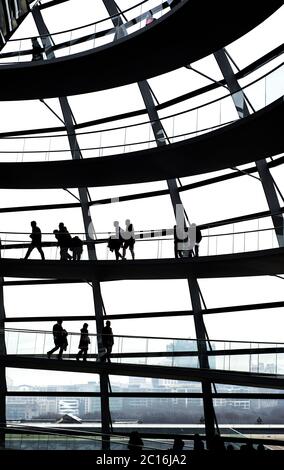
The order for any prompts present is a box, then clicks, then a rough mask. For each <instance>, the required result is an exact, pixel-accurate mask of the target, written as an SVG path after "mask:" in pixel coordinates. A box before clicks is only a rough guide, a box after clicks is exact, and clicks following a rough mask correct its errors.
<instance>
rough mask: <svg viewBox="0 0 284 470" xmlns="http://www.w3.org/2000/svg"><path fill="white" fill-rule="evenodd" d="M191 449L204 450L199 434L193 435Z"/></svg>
mask: <svg viewBox="0 0 284 470" xmlns="http://www.w3.org/2000/svg"><path fill="white" fill-rule="evenodd" d="M193 449H194V450H197V451H202V450H204V442H203V440H202V439H201V437H200V436H199V434H194V436H193Z"/></svg>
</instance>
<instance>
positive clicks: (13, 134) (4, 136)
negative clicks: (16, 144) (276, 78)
mask: <svg viewBox="0 0 284 470" xmlns="http://www.w3.org/2000/svg"><path fill="white" fill-rule="evenodd" d="M274 51H275V52H276V51H277V54H276V56H274V55H273V52H274ZM283 52H284V45H283V47H282V48H279V47H276V48H275V49H273V50H272V51H270V52H269V53H268V54H266V55H265V56H263V57H261V58H260V59H258V60H256V61H255V62H253V63H252V64H250V65H248V66H247V67H245V68H244V69H242V70H240V71H239V72H238V73H237V75H240V74H242V72H244V73H245V76H248V75H249V74H250V73H254V72H255V70H258V69H259V68H260V67H262V66H264V65H267V63H269V62H272V61H273V60H275V58H277V57H279V56H280V55H282V54H283ZM267 55H269V60H268V61H267V60H264V62H263V63H262V62H261V63H259V62H260V61H261V60H262V59H265V58H266V56H267ZM270 56H271V58H270ZM254 64H255V65H256V69H255V68H254V67H253V68H252V70H251V69H249V72H248V73H246V70H247V69H248V68H250V67H252V66H253V65H254ZM241 77H242V75H240V78H241ZM218 85H219V86H222V80H221V81H220V82H218V83H217V82H215V83H212V84H210V85H209V86H210V88H211V87H213V88H214V89H215V88H218ZM207 88H208V85H207V86H205V87H202V88H200V89H198V90H194V91H193V92H189V93H187V94H185V95H181V96H180V97H177V98H174V99H171V100H168V101H165V102H163V103H161V104H159V105H158V106H157V110H159V109H165V108H167V107H170V106H172V105H174V104H177V103H180V102H183V101H187V100H188V99H190V98H191V95H192V94H193V97H196V96H199V95H202V94H203V93H207V92H208V91H209V90H207ZM210 91H211V89H210ZM197 92H198V93H197ZM196 93H197V94H196ZM188 95H190V96H188ZM180 98H183V99H180ZM176 100H178V101H177V103H176ZM173 101H174V103H173ZM146 113H147V111H146V109H140V110H136V111H132V112H130V113H129V112H128V113H125V114H120V115H115V116H108V117H106V118H101V119H97V120H95V121H86V122H83V123H79V124H76V125H75V126H74V128H75V129H82V128H84V127H90V126H95V125H98V124H103V123H106V122H110V121H112V120H122V119H127V118H129V117H136V116H137V115H141V114H146ZM151 122H152V121H151ZM61 131H65V127H64V126H58V127H56V128H54V127H52V128H42V129H27V130H26V131H22V130H21V131H8V132H2V133H0V139H10V138H12V139H22V138H23V137H24V136H25V137H24V138H26V139H27V138H31V139H32V138H41V137H42V138H50V137H56V136H53V135H47V136H38V135H35V136H34V135H31V134H44V133H47V132H61ZM70 135H74V134H70ZM76 135H84V133H76ZM27 136H29V137H27ZM58 137H66V134H61V135H58Z"/></svg>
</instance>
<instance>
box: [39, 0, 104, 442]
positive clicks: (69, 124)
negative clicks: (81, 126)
mask: <svg viewBox="0 0 284 470" xmlns="http://www.w3.org/2000/svg"><path fill="white" fill-rule="evenodd" d="M32 13H33V18H34V21H35V23H36V26H37V29H38V31H39V34H40V35H41V36H44V37H43V40H42V41H43V43H44V45H45V48H46V50H47V52H46V57H47V59H49V58H54V57H55V55H54V52H53V51H52V50H50V47H51V46H52V42H51V39H50V36H49V34H50V33H49V31H48V29H47V27H46V24H45V22H44V20H43V17H42V15H41V12H40V10H39V8H38V7H35V8H33V10H32ZM48 49H49V50H48ZM59 102H60V106H61V110H62V114H63V119H64V123H65V127H66V131H67V137H68V142H69V147H70V151H71V155H72V159H73V160H78V159H81V158H82V155H81V150H80V147H79V144H78V141H77V137H76V133H75V128H74V122H73V115H72V110H71V108H70V105H69V102H68V99H67V98H66V97H60V98H59ZM78 191H79V199H80V203H81V210H82V216H83V222H84V229H85V233H86V241H87V250H88V257H89V259H90V260H96V259H97V256H96V251H95V245H94V243H92V242H93V240H92V238H91V236H90V233H89V231H90V229H91V227H93V224H92V218H91V215H90V210H89V200H88V190H87V188H78ZM92 292H93V298H94V307H95V320H96V327H97V342H98V353H100V351H102V349H103V345H102V336H101V333H102V328H103V317H104V314H103V307H102V294H101V288H100V283H99V282H98V281H96V280H93V282H92ZM100 387H101V422H102V434H103V437H102V448H103V449H105V450H107V449H108V448H109V438H108V436H109V434H110V430H111V415H110V409H109V396H108V390H109V389H108V375H107V374H106V373H102V374H100ZM104 435H105V436H104Z"/></svg>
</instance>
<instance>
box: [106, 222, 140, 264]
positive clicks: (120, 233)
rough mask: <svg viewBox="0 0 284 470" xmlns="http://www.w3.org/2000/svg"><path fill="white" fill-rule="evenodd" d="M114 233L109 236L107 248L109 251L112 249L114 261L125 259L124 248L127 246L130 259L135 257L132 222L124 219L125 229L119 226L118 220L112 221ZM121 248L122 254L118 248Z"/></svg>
mask: <svg viewBox="0 0 284 470" xmlns="http://www.w3.org/2000/svg"><path fill="white" fill-rule="evenodd" d="M113 225H114V228H115V233H114V235H112V236H110V237H109V240H108V248H109V249H110V251H111V252H113V251H114V253H115V258H116V261H118V260H119V259H120V258H121V259H123V260H124V259H126V250H127V249H128V248H129V251H130V253H131V256H132V259H133V260H134V259H135V253H134V245H135V234H134V227H133V224H132V223H131V222H130V220H129V219H126V221H125V229H124V230H123V229H122V228H121V227H120V226H119V222H118V221H117V220H115V221H114V222H113ZM121 249H122V254H121V253H120V250H121Z"/></svg>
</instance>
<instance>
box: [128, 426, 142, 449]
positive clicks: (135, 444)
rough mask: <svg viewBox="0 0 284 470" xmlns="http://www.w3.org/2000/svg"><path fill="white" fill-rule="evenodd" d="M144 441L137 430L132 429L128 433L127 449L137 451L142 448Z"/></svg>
mask: <svg viewBox="0 0 284 470" xmlns="http://www.w3.org/2000/svg"><path fill="white" fill-rule="evenodd" d="M143 445H144V442H143V441H142V439H141V437H140V434H139V432H137V431H132V432H131V433H130V434H129V441H128V449H129V450H132V451H135V452H139V451H141V450H142V449H143Z"/></svg>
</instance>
